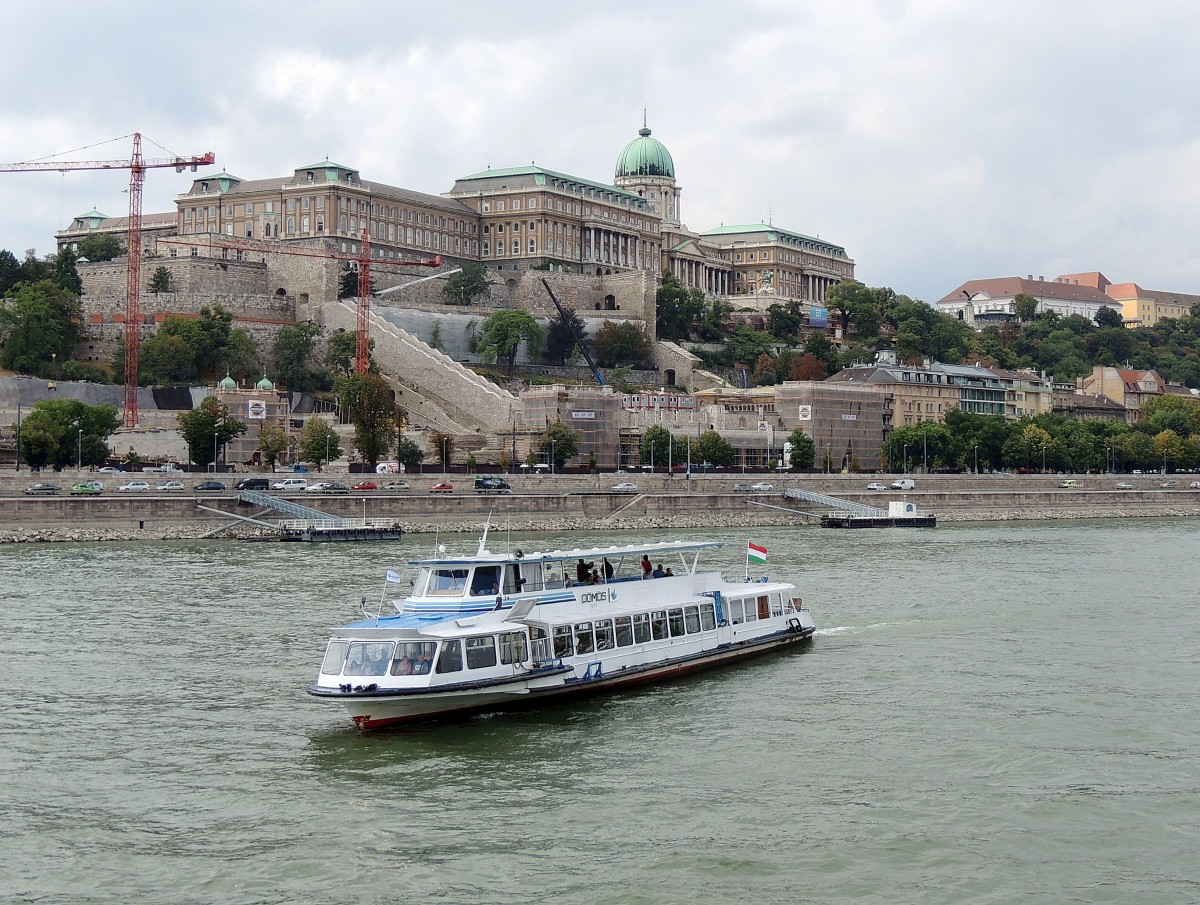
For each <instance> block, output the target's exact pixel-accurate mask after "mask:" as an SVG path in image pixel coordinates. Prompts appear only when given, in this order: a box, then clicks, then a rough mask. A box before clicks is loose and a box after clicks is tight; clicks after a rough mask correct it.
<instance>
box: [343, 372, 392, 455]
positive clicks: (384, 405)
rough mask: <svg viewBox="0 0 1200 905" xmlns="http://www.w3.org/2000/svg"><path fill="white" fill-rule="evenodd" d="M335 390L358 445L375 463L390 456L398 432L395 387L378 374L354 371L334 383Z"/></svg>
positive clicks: (363, 453) (355, 442)
mask: <svg viewBox="0 0 1200 905" xmlns="http://www.w3.org/2000/svg"><path fill="white" fill-rule="evenodd" d="M334 390H335V391H336V392H337V394H338V396H340V397H341V399H342V404H343V405H344V406H345V407H346V410H347V411H348V412H349V414H350V422H351V423H352V424H353V425H354V445H355V446H356V447H358V453H359V455H360V456H362V459H363V461H364V462H366V463H367V464H369V465H371V466H375V465H377V464H378V463H379V460H380V459H382V458H383V457H384V456H385V455H387V451H388V450H389V449H391V446H392V437H393V436H394V435H395V433H396V401H395V399H393V398H392V388H391V386H389V385H388V382H387V381H386V380H384V379H383V378H382V377H380V376H379V375H378V374H352V375H350V376H349V377H342V378H340V379H339V380H338V381H337V382H336V383H335V384H334Z"/></svg>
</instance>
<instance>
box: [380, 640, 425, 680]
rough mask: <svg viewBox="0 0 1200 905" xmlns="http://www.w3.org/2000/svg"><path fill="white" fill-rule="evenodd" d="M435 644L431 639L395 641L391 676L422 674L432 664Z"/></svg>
mask: <svg viewBox="0 0 1200 905" xmlns="http://www.w3.org/2000/svg"><path fill="white" fill-rule="evenodd" d="M436 650H437V644H435V643H434V642H432V641H397V642H396V650H395V652H394V653H393V654H392V668H391V669H390V670H388V671H389V672H390V673H391V674H392V675H393V676H423V675H425V674H427V673H428V672H429V670H430V667H432V665H433V654H434V652H435V651H436Z"/></svg>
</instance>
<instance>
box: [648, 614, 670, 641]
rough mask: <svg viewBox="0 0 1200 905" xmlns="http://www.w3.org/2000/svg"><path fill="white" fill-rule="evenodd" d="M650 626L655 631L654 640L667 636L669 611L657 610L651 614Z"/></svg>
mask: <svg viewBox="0 0 1200 905" xmlns="http://www.w3.org/2000/svg"><path fill="white" fill-rule="evenodd" d="M650 628H651V630H652V631H653V633H654V640H655V641H661V640H662V639H663V638H665V637H667V613H666V610H655V611H654V612H653V613H651V614H650Z"/></svg>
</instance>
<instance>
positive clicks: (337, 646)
mask: <svg viewBox="0 0 1200 905" xmlns="http://www.w3.org/2000/svg"><path fill="white" fill-rule="evenodd" d="M348 646H349V645H348V644H346V642H345V641H330V642H329V646H328V647H327V648H325V659H324V660H322V661H321V672H323V673H324V674H325V675H327V676H336V675H337V674H338V673H340V672H341V671H342V664H343V663H345V662H346V648H347V647H348Z"/></svg>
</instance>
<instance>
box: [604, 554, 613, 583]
mask: <svg viewBox="0 0 1200 905" xmlns="http://www.w3.org/2000/svg"><path fill="white" fill-rule="evenodd" d="M612 577H613V564H612V563H610V562H609V561H608V557H607V556H606V557H604V580H605V581H612Z"/></svg>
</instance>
